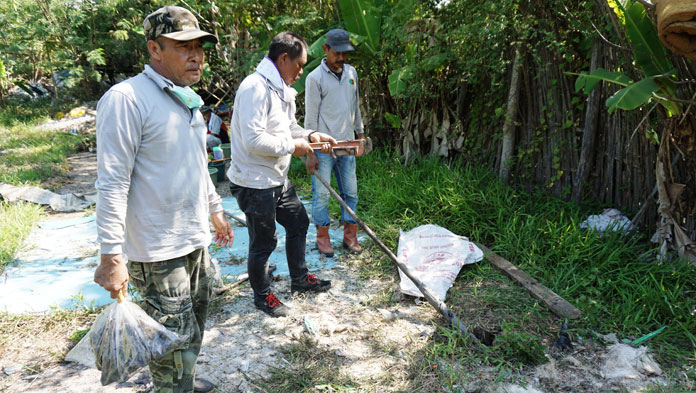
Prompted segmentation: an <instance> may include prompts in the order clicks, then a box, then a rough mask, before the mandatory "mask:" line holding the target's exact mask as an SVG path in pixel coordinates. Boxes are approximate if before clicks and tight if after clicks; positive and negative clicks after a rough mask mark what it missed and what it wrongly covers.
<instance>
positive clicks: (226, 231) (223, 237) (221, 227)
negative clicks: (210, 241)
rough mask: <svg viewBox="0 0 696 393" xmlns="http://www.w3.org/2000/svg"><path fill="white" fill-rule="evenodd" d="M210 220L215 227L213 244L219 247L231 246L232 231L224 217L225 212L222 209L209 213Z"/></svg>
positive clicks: (232, 240)
mask: <svg viewBox="0 0 696 393" xmlns="http://www.w3.org/2000/svg"><path fill="white" fill-rule="evenodd" d="M210 222H212V223H213V227H214V228H215V240H214V241H215V244H217V245H218V246H219V247H232V243H233V242H234V231H233V230H232V225H230V222H229V221H227V218H225V213H224V212H223V211H219V212H215V213H210Z"/></svg>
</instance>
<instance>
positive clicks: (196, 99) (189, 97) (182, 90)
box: [170, 86, 203, 110]
mask: <svg viewBox="0 0 696 393" xmlns="http://www.w3.org/2000/svg"><path fill="white" fill-rule="evenodd" d="M170 90H171V92H172V93H174V94H176V96H177V97H179V99H180V100H181V102H183V103H184V105H186V107H187V108H189V109H191V110H193V109H196V108H200V107H201V106H202V105H203V99H202V98H201V96H199V95H198V94H196V92H195V91H193V90H192V89H190V88H187V87H181V86H174V87H172V88H171V89H170Z"/></svg>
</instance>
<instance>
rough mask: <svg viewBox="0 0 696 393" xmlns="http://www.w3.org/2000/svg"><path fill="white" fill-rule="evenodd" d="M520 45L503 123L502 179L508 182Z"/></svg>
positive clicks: (518, 86) (518, 75)
mask: <svg viewBox="0 0 696 393" xmlns="http://www.w3.org/2000/svg"><path fill="white" fill-rule="evenodd" d="M521 57H522V55H520V48H519V46H518V47H517V48H516V49H515V61H514V62H513V64H512V78H511V80H510V91H509V93H508V100H507V111H506V113H505V124H503V143H502V145H503V146H502V151H501V152H500V171H499V172H498V176H499V177H500V180H501V181H502V182H503V183H505V184H508V183H509V181H510V166H511V164H512V162H511V161H512V152H513V150H514V149H515V122H516V120H517V105H518V103H519V101H520V68H521V67H520V65H521V63H522V61H521V60H520V59H521Z"/></svg>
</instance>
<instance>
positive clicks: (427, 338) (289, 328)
mask: <svg viewBox="0 0 696 393" xmlns="http://www.w3.org/2000/svg"><path fill="white" fill-rule="evenodd" d="M68 163H69V165H70V167H71V169H70V171H69V173H68V174H67V176H66V177H65V178H62V179H60V182H61V186H60V188H58V189H57V191H58V192H59V193H66V192H77V193H90V192H92V191H93V190H94V180H95V178H96V156H95V153H94V152H90V151H87V152H83V153H80V154H78V155H76V156H73V157H71V158H70V160H69V162H68ZM227 187H228V183H227V182H223V183H221V184H220V185H219V186H218V191H219V193H220V194H221V195H223V196H226V195H228V194H229V192H228V191H227ZM72 214H81V213H72ZM55 217H58V216H54V218H55ZM60 217H65V215H60ZM376 252H379V251H378V250H377V249H376V248H374V249H373V248H368V249H367V250H366V251H365V252H363V253H362V254H361V255H359V256H349V257H343V258H342V259H341V262H340V263H339V266H338V267H337V268H335V269H332V270H328V271H322V272H318V274H319V275H320V276H321V277H322V278H328V279H331V280H332V288H331V290H330V291H328V292H326V293H322V294H312V295H309V296H295V297H291V296H290V294H289V283H288V279H287V278H282V279H280V280H277V281H275V282H274V290H275V291H276V292H277V293H278V295H279V297H280V298H281V300H282V301H283V302H285V303H286V304H288V305H289V306H290V307H291V308H292V310H293V313H292V315H291V316H288V317H285V318H270V317H269V316H267V315H265V314H264V313H262V312H260V311H257V310H256V309H255V308H254V306H253V304H252V293H251V289H250V288H249V287H248V284H244V285H241V286H240V287H238V288H235V289H234V290H231V291H229V292H228V293H226V294H224V295H223V296H221V297H219V298H217V299H216V300H215V301H214V303H213V306H212V312H211V315H210V317H209V319H208V321H207V324H206V331H205V337H204V345H203V348H202V353H201V356H200V358H199V360H198V373H199V375H201V376H203V377H205V378H207V379H209V380H210V381H212V382H213V383H215V384H216V386H217V391H218V392H265V391H266V389H265V388H264V384H263V380H264V379H265V378H268V377H271V376H273V375H278V370H282V369H290V370H299V369H301V368H302V364H300V363H301V362H302V361H303V360H302V359H303V357H302V356H295V354H294V353H293V348H299V347H301V348H304V351H310V352H311V351H315V352H316V354H317V357H318V358H320V359H321V358H323V359H326V361H330V363H331V365H332V367H335V375H337V376H338V375H340V376H342V377H344V379H345V380H348V381H351V386H352V388H344V389H343V390H341V389H340V387H336V386H331V385H317V386H316V387H315V388H314V389H313V391H322V392H323V391H327V392H328V391H351V392H397V391H398V392H417V391H418V392H421V391H422V392H440V391H458V392H508V393H513V392H606V391H616V392H631V391H642V390H641V389H644V388H645V387H646V386H648V385H651V384H657V385H660V384H664V383H667V382H668V378H667V377H665V376H664V375H662V371H661V370H660V369H659V365H656V364H654V363H650V362H649V360H650V359H649V357H647V356H644V357H640V358H636V359H633V360H632V361H633V363H631V361H629V360H627V361H626V364H625V365H623V363H622V365H623V366H625V367H624V368H625V369H626V370H628V371H627V373H625V374H620V373H618V374H610V373H609V370H610V369H612V367H613V364H614V363H615V362H618V360H616V359H613V358H611V355H612V350H613V348H614V347H607V346H605V345H600V344H599V343H598V342H595V341H592V340H587V341H585V342H582V343H574V344H575V346H574V350H573V351H571V352H567V353H560V352H554V351H553V350H552V349H549V351H548V358H549V363H547V364H545V365H542V366H539V367H536V368H533V367H532V368H529V369H527V370H523V371H521V372H519V374H517V375H512V376H507V377H503V378H501V376H500V370H497V369H496V368H495V367H478V366H475V365H467V364H459V365H452V364H447V362H445V361H442V362H441V363H440V364H436V365H433V366H432V370H429V371H427V372H422V371H421V372H416V373H415V375H417V379H418V381H417V383H416V382H414V380H413V378H414V371H413V367H414V365H416V364H417V362H418V358H419V356H420V357H422V356H423V353H424V352H425V349H426V348H428V347H429V346H432V344H433V343H432V340H433V337H434V335H435V334H436V330H437V326H438V325H440V326H441V325H443V323H444V321H443V318H441V317H440V315H439V314H438V313H437V312H436V311H435V310H434V309H433V308H432V307H430V306H429V305H427V304H426V303H420V304H416V303H415V302H414V301H413V299H412V298H410V299H406V298H404V297H402V296H400V295H399V291H398V283H397V282H396V281H395V278H390V277H387V278H384V277H382V278H380V279H370V278H365V277H361V275H360V274H359V272H358V270H357V268H356V266H357V264H358V263H359V262H360V261H361V260H363V261H364V260H368V261H369V260H371V259H372V258H376V255H374V254H372V253H376ZM385 297H386V298H390V299H392V300H393V299H396V300H398V302H397V303H396V304H397V305H396V306H394V307H391V308H389V309H382V308H380V307H381V306H380V304H384V301H383V299H384V298H385ZM37 318H39V319H40V317H37ZM88 325H89V321H85V320H80V319H71V318H69V317H68V318H65V321H63V322H62V323H60V324H56V325H54V326H43V327H42V328H40V329H35V330H34V331H33V332H32V334H31V335H24V336H22V335H21V334H19V333H18V338H15V339H13V338H12V337H5V338H3V340H4V341H0V343H3V345H2V346H0V348H3V347H4V350H3V353H1V354H0V355H1V356H0V370H2V371H4V372H0V392H46V393H48V392H122V393H127V392H147V391H150V390H151V387H152V385H151V382H150V377H149V373H148V371H147V370H143V371H141V372H139V373H137V374H136V375H134V376H133V377H132V378H131V379H130V380H129V381H128V382H126V383H123V384H119V385H109V386H106V387H102V386H101V385H100V383H99V375H100V373H99V371H97V370H95V369H89V368H86V367H83V366H81V365H77V364H74V363H65V362H63V361H62V359H63V357H64V355H65V353H66V352H67V351H68V350H69V348H70V347H71V346H72V343H71V341H70V339H69V336H70V335H71V334H72V333H73V332H74V331H75V330H77V329H80V328H85V327H88ZM609 341H611V339H610V338H609ZM305 355H306V352H305ZM310 355H312V354H311V353H310ZM629 363H630V364H629ZM634 363H635V364H634ZM636 364H638V365H636ZM438 366H439V367H438ZM445 370H458V372H457V375H459V377H457V378H458V379H457V380H454V381H450V383H449V384H445V385H447V386H445V385H441V384H442V381H443V379H442V378H440V377H438V372H440V373H446V371H445ZM462 375H468V376H469V377H468V378H466V379H461V376H462ZM440 376H442V374H440ZM444 379H446V378H444Z"/></svg>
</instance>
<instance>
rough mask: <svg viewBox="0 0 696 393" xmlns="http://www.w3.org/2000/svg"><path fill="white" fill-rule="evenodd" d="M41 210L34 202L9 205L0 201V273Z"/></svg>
mask: <svg viewBox="0 0 696 393" xmlns="http://www.w3.org/2000/svg"><path fill="white" fill-rule="evenodd" d="M42 212H43V210H42V208H41V207H39V206H38V205H36V204H32V203H15V204H12V205H10V204H7V203H5V202H2V201H0V273H2V271H3V270H4V269H5V266H6V265H7V264H8V263H10V262H11V261H12V259H13V258H14V255H15V253H16V252H17V251H19V249H20V247H21V246H22V243H23V242H24V240H25V239H26V238H27V236H29V233H30V232H31V230H32V228H33V227H34V226H36V224H37V222H38V221H39V218H40V217H41V214H42Z"/></svg>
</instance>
